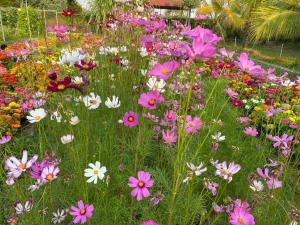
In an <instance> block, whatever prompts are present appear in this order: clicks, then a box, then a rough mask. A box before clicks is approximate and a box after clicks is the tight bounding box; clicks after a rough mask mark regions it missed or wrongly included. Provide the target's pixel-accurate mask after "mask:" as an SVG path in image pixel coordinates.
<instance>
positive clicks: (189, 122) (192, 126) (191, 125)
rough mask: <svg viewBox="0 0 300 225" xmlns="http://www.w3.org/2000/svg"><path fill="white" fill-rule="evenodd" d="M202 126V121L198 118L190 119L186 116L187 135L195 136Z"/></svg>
mask: <svg viewBox="0 0 300 225" xmlns="http://www.w3.org/2000/svg"><path fill="white" fill-rule="evenodd" d="M202 124H203V123H202V120H201V119H200V118H199V117H197V116H195V117H194V118H192V117H191V116H187V117H186V127H185V131H186V133H188V134H195V133H197V131H198V130H200V129H201V127H202Z"/></svg>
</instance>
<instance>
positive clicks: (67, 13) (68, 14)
mask: <svg viewBox="0 0 300 225" xmlns="http://www.w3.org/2000/svg"><path fill="white" fill-rule="evenodd" d="M75 13H76V11H75V10H73V9H64V10H63V12H62V15H63V16H65V17H71V16H73V15H74V14H75Z"/></svg>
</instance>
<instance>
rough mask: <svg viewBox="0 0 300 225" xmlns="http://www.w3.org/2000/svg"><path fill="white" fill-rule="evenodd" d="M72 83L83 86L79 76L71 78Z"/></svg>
mask: <svg viewBox="0 0 300 225" xmlns="http://www.w3.org/2000/svg"><path fill="white" fill-rule="evenodd" d="M72 82H73V83H74V84H76V85H80V84H83V78H82V77H79V76H76V77H73V78H72Z"/></svg>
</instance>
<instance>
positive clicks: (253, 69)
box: [238, 53, 265, 76]
mask: <svg viewBox="0 0 300 225" xmlns="http://www.w3.org/2000/svg"><path fill="white" fill-rule="evenodd" d="M238 60H239V62H238V66H239V68H240V70H241V71H243V72H245V73H248V74H250V75H255V76H259V75H263V74H264V73H265V71H264V69H263V68H262V67H261V66H257V65H255V64H254V62H253V61H252V60H250V59H249V58H248V54H247V53H241V55H240V56H239V57H238Z"/></svg>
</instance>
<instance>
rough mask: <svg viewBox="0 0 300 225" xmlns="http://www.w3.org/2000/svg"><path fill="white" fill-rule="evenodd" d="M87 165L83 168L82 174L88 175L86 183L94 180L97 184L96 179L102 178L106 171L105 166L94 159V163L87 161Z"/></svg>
mask: <svg viewBox="0 0 300 225" xmlns="http://www.w3.org/2000/svg"><path fill="white" fill-rule="evenodd" d="M89 167H90V168H87V169H85V170H84V176H85V177H88V178H89V179H88V180H87V182H88V183H91V182H94V184H97V182H98V179H99V180H103V179H104V176H105V173H106V171H107V170H106V167H105V166H102V167H101V164H100V162H99V161H96V163H95V164H93V163H89Z"/></svg>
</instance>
